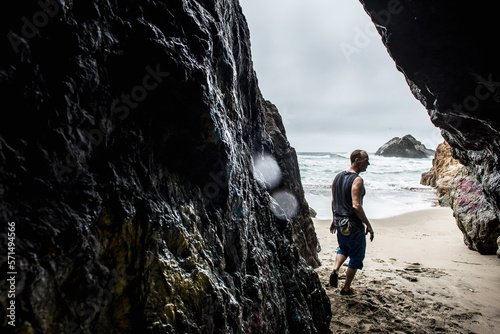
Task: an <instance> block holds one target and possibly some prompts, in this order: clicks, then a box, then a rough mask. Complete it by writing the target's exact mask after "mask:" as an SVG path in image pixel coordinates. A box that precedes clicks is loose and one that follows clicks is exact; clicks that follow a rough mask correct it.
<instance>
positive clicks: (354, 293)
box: [340, 288, 358, 296]
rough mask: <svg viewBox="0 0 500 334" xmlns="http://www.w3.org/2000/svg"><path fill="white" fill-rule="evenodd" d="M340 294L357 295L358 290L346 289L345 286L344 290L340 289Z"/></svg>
mask: <svg viewBox="0 0 500 334" xmlns="http://www.w3.org/2000/svg"><path fill="white" fill-rule="evenodd" d="M340 294H341V295H342V296H354V295H357V294H358V292H357V291H356V290H354V289H353V288H349V289H347V290H345V289H344V288H342V290H340Z"/></svg>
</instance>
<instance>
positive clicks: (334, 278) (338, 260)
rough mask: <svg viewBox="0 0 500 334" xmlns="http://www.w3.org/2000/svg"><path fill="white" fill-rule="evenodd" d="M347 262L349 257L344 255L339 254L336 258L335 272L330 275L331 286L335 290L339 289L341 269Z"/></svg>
mask: <svg viewBox="0 0 500 334" xmlns="http://www.w3.org/2000/svg"><path fill="white" fill-rule="evenodd" d="M345 260H347V257H346V256H345V255H344V254H341V253H337V256H336V257H335V266H334V267H333V271H332V273H331V274H330V286H333V287H334V288H336V287H337V284H338V278H339V274H340V267H341V266H342V264H343V263H344V262H345Z"/></svg>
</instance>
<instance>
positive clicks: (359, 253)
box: [337, 229, 366, 269]
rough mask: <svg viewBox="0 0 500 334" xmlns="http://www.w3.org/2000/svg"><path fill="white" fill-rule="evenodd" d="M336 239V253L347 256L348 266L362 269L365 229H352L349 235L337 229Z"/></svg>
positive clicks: (364, 250)
mask: <svg viewBox="0 0 500 334" xmlns="http://www.w3.org/2000/svg"><path fill="white" fill-rule="evenodd" d="M337 241H338V243H339V250H338V251H337V254H342V255H344V256H345V257H349V265H348V267H349V268H352V269H363V260H364V259H365V252H366V236H365V231H364V229H363V230H358V229H353V231H352V232H351V234H350V235H348V236H345V235H343V234H342V233H340V230H339V229H337Z"/></svg>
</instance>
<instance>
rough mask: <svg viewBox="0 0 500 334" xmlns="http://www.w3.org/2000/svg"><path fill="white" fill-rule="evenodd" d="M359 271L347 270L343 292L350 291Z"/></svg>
mask: <svg viewBox="0 0 500 334" xmlns="http://www.w3.org/2000/svg"><path fill="white" fill-rule="evenodd" d="M357 271H358V270H357V269H353V268H347V271H346V272H345V283H344V287H343V288H342V290H344V291H346V292H347V291H349V289H350V288H351V283H352V281H353V280H354V276H356V272H357Z"/></svg>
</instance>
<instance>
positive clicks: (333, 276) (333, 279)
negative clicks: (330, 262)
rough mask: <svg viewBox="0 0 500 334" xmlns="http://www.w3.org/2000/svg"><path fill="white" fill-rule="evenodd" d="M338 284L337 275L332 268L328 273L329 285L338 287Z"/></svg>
mask: <svg viewBox="0 0 500 334" xmlns="http://www.w3.org/2000/svg"><path fill="white" fill-rule="evenodd" d="M338 284H339V275H338V274H337V272H336V271H335V270H334V271H332V273H331V274H330V286H333V287H334V288H336V287H338Z"/></svg>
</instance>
